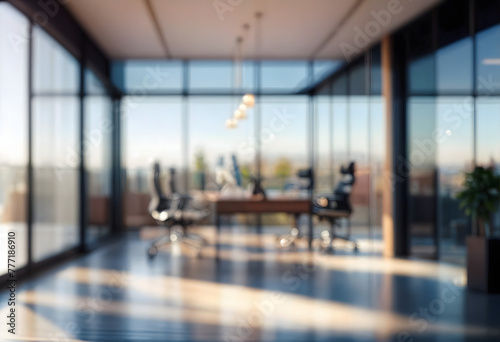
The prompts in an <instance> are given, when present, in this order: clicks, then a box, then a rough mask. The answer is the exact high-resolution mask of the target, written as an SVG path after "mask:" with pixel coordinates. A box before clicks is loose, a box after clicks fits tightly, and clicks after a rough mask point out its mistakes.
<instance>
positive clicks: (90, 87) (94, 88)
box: [85, 69, 106, 95]
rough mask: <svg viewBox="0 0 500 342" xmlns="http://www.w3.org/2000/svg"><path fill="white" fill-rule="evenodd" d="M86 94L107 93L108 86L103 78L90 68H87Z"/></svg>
mask: <svg viewBox="0 0 500 342" xmlns="http://www.w3.org/2000/svg"><path fill="white" fill-rule="evenodd" d="M85 94H89V95H105V94H106V88H105V87H104V85H103V84H102V82H101V80H99V78H98V77H97V76H96V75H95V74H94V73H93V72H92V71H91V70H89V69H86V70H85Z"/></svg>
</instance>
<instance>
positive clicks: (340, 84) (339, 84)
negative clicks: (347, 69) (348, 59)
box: [332, 73, 348, 95]
mask: <svg viewBox="0 0 500 342" xmlns="http://www.w3.org/2000/svg"><path fill="white" fill-rule="evenodd" d="M332 92H333V95H347V93H348V89H347V73H343V74H342V75H340V76H338V77H337V78H336V79H335V80H333V86H332Z"/></svg>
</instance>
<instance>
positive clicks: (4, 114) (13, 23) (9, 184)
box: [0, 2, 28, 275]
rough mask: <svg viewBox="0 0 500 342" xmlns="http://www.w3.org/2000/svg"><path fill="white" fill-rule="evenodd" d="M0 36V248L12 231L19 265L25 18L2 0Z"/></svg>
mask: <svg viewBox="0 0 500 342" xmlns="http://www.w3.org/2000/svg"><path fill="white" fill-rule="evenodd" d="M0 37H4V38H9V39H1V40H0V75H2V77H0V146H2V148H0V250H2V251H6V250H7V233H8V232H15V234H16V241H17V251H16V267H17V268H20V267H23V266H25V265H26V263H27V261H28V260H27V259H28V251H27V245H28V240H27V226H26V192H27V190H28V189H27V184H26V169H27V164H28V134H27V133H28V132H27V131H28V122H27V121H28V120H27V119H28V82H27V80H28V41H27V40H25V39H26V38H25V37H28V20H27V19H25V17H23V16H22V15H21V14H20V13H18V12H17V11H16V10H15V9H14V8H13V7H12V6H11V5H10V4H8V3H6V2H0ZM10 38H12V39H16V41H17V39H21V40H20V44H12V40H11V39H10ZM7 147H8V148H7ZM6 272H7V257H4V258H0V275H3V274H4V273H6Z"/></svg>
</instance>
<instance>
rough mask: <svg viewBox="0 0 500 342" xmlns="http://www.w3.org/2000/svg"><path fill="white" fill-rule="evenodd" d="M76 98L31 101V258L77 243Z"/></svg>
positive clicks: (48, 98)
mask: <svg viewBox="0 0 500 342" xmlns="http://www.w3.org/2000/svg"><path fill="white" fill-rule="evenodd" d="M78 111H79V100H78V97H70V96H67V97H37V98H35V99H34V100H33V178H34V188H33V201H34V220H33V221H34V222H33V258H34V261H40V260H42V259H45V258H47V257H49V256H52V255H54V254H57V253H60V252H63V251H65V250H67V249H69V248H71V247H76V246H77V245H78V243H79V224H78V221H79V220H78V217H79V215H78V203H79V196H78V194H79V192H78V179H79V177H78V165H79V155H80V152H79V143H78V140H79V139H78V137H79V135H78V122H79V120H78Z"/></svg>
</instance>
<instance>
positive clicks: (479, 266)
mask: <svg viewBox="0 0 500 342" xmlns="http://www.w3.org/2000/svg"><path fill="white" fill-rule="evenodd" d="M499 265H500V239H488V238H485V237H477V236H469V237H468V238H467V284H468V287H469V288H471V289H473V290H479V291H483V292H488V293H500V272H499V269H498V267H499Z"/></svg>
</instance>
